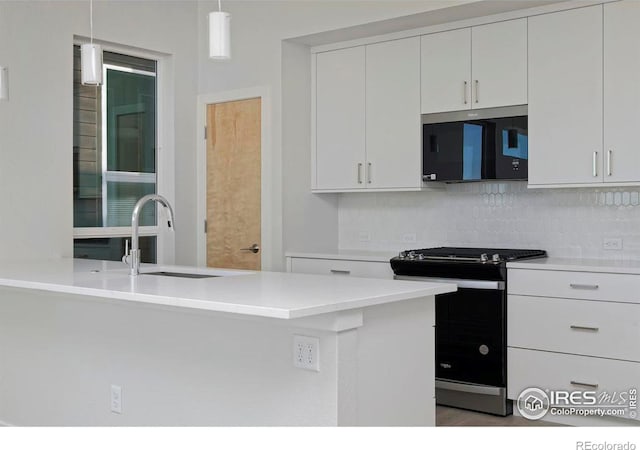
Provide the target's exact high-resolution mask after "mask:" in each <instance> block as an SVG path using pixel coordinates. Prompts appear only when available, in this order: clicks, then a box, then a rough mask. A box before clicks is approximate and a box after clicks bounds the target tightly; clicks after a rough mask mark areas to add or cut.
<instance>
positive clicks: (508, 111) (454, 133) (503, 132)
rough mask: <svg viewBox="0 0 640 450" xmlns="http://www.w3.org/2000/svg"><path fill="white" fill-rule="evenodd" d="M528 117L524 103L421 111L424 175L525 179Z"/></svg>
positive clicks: (439, 178)
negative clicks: (442, 110) (448, 110)
mask: <svg viewBox="0 0 640 450" xmlns="http://www.w3.org/2000/svg"><path fill="white" fill-rule="evenodd" d="M527 123H528V121H527V105H521V106H509V107H503V108H490V109H477V110H470V111H455V112H449V113H436V114H423V115H422V179H423V180H424V181H425V182H429V181H445V182H459V181H479V180H517V179H526V178H527V175H528V159H529V148H528V137H527Z"/></svg>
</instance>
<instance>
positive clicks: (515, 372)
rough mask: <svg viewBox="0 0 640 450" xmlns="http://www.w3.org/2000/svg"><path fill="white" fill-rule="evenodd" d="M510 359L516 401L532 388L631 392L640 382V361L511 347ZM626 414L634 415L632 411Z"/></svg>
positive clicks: (511, 389) (510, 389)
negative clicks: (523, 392) (521, 394)
mask: <svg viewBox="0 0 640 450" xmlns="http://www.w3.org/2000/svg"><path fill="white" fill-rule="evenodd" d="M507 361H508V363H507V364H508V367H507V370H508V372H507V373H508V374H509V380H508V383H507V386H508V389H507V395H508V397H509V398H510V399H513V400H515V399H517V398H518V396H519V395H520V393H521V392H522V391H524V390H525V389H527V388H530V387H537V388H540V389H543V390H544V389H549V390H554V391H558V390H566V391H578V390H589V391H596V392H597V394H596V395H601V394H602V393H605V392H606V393H607V394H612V393H614V392H618V393H620V392H627V391H629V389H630V388H636V389H638V385H640V364H638V363H634V362H629V361H621V360H615V359H605V358H592V357H589V356H578V355H568V354H564V353H552V352H541V351H536V350H529V349H522V348H511V347H510V348H509V349H508V352H507ZM637 412H640V410H637ZM623 417H624V418H631V417H629V415H628V414H626V415H625V416H623ZM635 419H636V420H637V419H638V418H637V417H636V418H635ZM544 420H548V419H547V418H545V419H544Z"/></svg>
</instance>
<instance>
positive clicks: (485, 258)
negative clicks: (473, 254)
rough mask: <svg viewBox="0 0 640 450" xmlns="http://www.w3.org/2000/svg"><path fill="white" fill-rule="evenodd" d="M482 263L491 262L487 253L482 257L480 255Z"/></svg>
mask: <svg viewBox="0 0 640 450" xmlns="http://www.w3.org/2000/svg"><path fill="white" fill-rule="evenodd" d="M480 261H482V262H483V263H485V262H487V261H489V257H488V256H487V254H486V253H483V254H482V255H480Z"/></svg>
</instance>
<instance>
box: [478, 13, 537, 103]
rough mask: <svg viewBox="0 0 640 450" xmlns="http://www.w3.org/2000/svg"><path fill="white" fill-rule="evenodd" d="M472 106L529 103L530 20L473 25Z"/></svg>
mask: <svg viewBox="0 0 640 450" xmlns="http://www.w3.org/2000/svg"><path fill="white" fill-rule="evenodd" d="M471 73H472V79H471V88H472V93H473V96H472V98H473V101H472V103H471V107H472V108H494V107H498V106H510V105H525V104H526V103H527V19H518V20H508V21H505V22H498V23H492V24H489V25H483V26H478V27H473V28H471Z"/></svg>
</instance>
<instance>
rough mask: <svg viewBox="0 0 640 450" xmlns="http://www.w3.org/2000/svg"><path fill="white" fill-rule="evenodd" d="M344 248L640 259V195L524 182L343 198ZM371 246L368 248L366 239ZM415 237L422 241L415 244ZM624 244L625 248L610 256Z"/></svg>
mask: <svg viewBox="0 0 640 450" xmlns="http://www.w3.org/2000/svg"><path fill="white" fill-rule="evenodd" d="M339 204H340V206H339V209H340V212H339V223H340V225H339V236H340V237H339V240H340V248H342V249H360V250H389V251H393V252H397V251H400V250H406V249H412V248H424V247H434V246H435V247H438V246H447V245H452V246H469V247H478V246H488V247H503V248H541V249H544V250H547V251H548V252H549V254H550V255H551V256H559V257H585V258H605V259H615V260H624V259H635V260H637V259H638V255H639V254H640V253H639V251H640V233H638V227H639V226H640V189H637V188H636V189H631V188H629V189H605V188H592V189H553V190H547V189H527V187H526V183H525V182H506V183H489V182H486V183H468V184H452V185H448V186H447V189H446V190H444V191H441V192H415V193H402V194H400V193H384V194H368V193H364V194H341V195H340V198H339ZM363 232H364V234H367V233H368V236H369V237H370V241H368V242H363V240H362V237H361V233H363ZM410 235H415V237H416V242H408V240H409V239H408V237H409V236H410ZM605 238H622V241H623V249H622V250H605V249H604V248H603V241H604V239H605Z"/></svg>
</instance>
